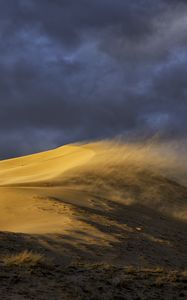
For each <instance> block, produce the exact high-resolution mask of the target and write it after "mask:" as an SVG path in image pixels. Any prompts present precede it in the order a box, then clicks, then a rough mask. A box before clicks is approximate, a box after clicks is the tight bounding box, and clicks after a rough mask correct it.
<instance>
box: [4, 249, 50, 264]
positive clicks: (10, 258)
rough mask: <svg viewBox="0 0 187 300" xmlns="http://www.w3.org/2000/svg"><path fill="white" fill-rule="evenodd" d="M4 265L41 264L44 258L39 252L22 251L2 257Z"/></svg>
mask: <svg viewBox="0 0 187 300" xmlns="http://www.w3.org/2000/svg"><path fill="white" fill-rule="evenodd" d="M2 261H3V264H4V265H5V266H9V267H10V266H31V267H34V266H37V265H40V264H42V263H43V262H44V261H45V259H44V256H43V255H42V254H40V253H36V252H32V251H28V250H25V251H22V252H20V253H18V254H11V255H6V256H4V257H3V259H2Z"/></svg>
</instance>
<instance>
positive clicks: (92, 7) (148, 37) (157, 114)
mask: <svg viewBox="0 0 187 300" xmlns="http://www.w3.org/2000/svg"><path fill="white" fill-rule="evenodd" d="M0 70H1V72H0V158H7V157H13V156H17V155H22V154H27V153H32V152H35V151H41V150H45V149H49V148H52V147H56V146H59V145H63V144H64V143H69V142H76V141H82V140H90V139H100V138H105V137H113V136H116V135H117V136H124V137H125V136H128V137H129V136H139V135H145V134H154V133H156V132H157V131H158V132H159V133H161V135H162V136H163V137H164V138H167V139H172V138H186V137H187V1H185V0H184V1H181V0H175V1H174V0H157V1H155V0H133V1H132V0H115V1H114V0H1V1H0Z"/></svg>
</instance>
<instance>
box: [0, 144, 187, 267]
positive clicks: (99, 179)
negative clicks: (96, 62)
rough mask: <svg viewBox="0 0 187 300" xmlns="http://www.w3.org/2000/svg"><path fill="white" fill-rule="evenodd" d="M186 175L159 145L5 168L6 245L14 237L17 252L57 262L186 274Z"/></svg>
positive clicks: (20, 161)
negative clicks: (36, 252) (41, 253)
mask: <svg viewBox="0 0 187 300" xmlns="http://www.w3.org/2000/svg"><path fill="white" fill-rule="evenodd" d="M183 162H185V157H184V158H183ZM185 168H186V164H185V163H183V164H180V162H179V159H178V157H177V156H175V155H174V154H172V153H170V152H169V151H168V150H167V149H166V148H164V147H161V146H160V145H158V144H151V145H150V144H149V145H148V144H145V145H142V144H125V145H124V144H116V143H114V142H98V143H90V144H84V145H83V144H82V145H69V146H64V147H60V148H57V149H54V150H51V151H47V152H43V153H39V154H34V155H30V156H25V157H20V158H16V159H11V160H5V161H1V162H0V231H1V232H6V235H3V238H2V240H3V241H6V239H9V238H10V236H11V234H13V236H15V235H14V234H16V241H17V242H16V247H17V248H16V249H17V250H16V251H19V250H20V251H21V249H23V248H28V247H31V248H32V249H37V248H38V247H40V248H41V247H43V249H45V251H47V253H48V252H49V253H50V255H55V257H58V259H60V257H61V258H63V259H64V257H66V259H67V260H71V259H79V260H80V259H86V260H90V259H91V260H93V259H94V260H96V261H98V260H99V261H101V262H104V261H105V262H106V261H109V262H114V263H120V264H125V263H131V264H136V265H138V264H140V263H143V262H144V261H146V262H147V263H148V264H149V263H150V264H153V265H164V266H165V265H169V266H178V267H179V266H180V267H182V266H183V264H184V261H187V241H186V230H187V223H186V218H187V188H186V186H185V184H183V185H182V184H181V183H182V182H184V181H185V176H184V175H185V174H186V169H185ZM8 232H9V233H8ZM36 235H37V237H36ZM5 236H6V238H5ZM12 238H13V237H12ZM10 240H11V238H10ZM28 241H29V242H28ZM4 243H5V242H4ZM5 244H6V247H5V246H2V247H0V252H1V251H5V252H7V251H10V249H9V243H8V242H7V243H5ZM0 245H1V244H0ZM10 245H11V243H10ZM28 245H30V246H28ZM39 245H40V246H39ZM40 248H39V249H40ZM165 257H167V260H166V259H165Z"/></svg>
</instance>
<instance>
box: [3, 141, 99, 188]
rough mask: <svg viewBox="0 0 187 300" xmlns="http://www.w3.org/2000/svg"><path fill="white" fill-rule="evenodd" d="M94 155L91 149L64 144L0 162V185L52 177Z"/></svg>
mask: <svg viewBox="0 0 187 300" xmlns="http://www.w3.org/2000/svg"><path fill="white" fill-rule="evenodd" d="M93 155H94V151H92V150H91V149H84V147H78V146H64V147H60V148H57V149H55V150H52V151H47V152H43V153H39V154H34V155H29V156H25V157H20V158H15V159H10V160H5V161H2V162H0V185H5V184H18V183H27V182H38V181H41V180H46V179H52V178H54V177H57V176H58V175H61V174H62V173H64V172H65V171H67V170H69V169H71V168H74V167H76V166H79V165H82V164H84V163H85V162H87V161H89V160H90V159H91V157H92V156H93Z"/></svg>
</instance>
